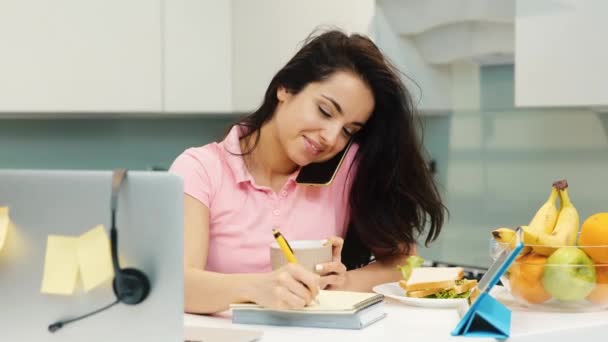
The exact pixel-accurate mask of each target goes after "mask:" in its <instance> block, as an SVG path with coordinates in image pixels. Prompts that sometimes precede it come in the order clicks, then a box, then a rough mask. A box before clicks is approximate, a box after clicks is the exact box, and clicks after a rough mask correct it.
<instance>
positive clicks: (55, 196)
mask: <svg viewBox="0 0 608 342" xmlns="http://www.w3.org/2000/svg"><path fill="white" fill-rule="evenodd" d="M111 182H112V172H111V171H46V170H0V207H2V206H8V207H9V210H10V218H11V222H12V227H11V228H12V229H10V230H9V235H8V236H7V238H6V241H5V244H4V247H3V249H2V250H0V298H1V301H0V302H1V303H2V309H1V310H0V322H1V324H0V325H1V326H2V336H5V337H12V338H14V339H15V340H17V339H18V340H21V341H66V342H72V341H84V340H87V341H125V340H130V341H131V340H133V341H135V340H141V341H163V342H164V341H181V340H183V318H182V317H183V267H182V259H183V257H182V238H183V191H182V183H181V180H180V179H179V177H177V176H175V175H172V174H168V173H161V172H133V171H130V172H129V173H128V176H127V177H126V179H125V181H124V183H123V184H122V186H121V189H120V192H119V195H118V202H117V205H118V207H117V217H116V227H117V232H118V255H119V260H120V262H121V265H120V266H121V268H127V267H133V268H137V269H139V270H141V271H143V272H144V273H145V274H146V275H147V277H148V278H149V280H150V285H151V289H150V293H149V295H148V296H147V297H146V299H145V300H144V301H143V302H141V303H139V304H136V305H125V304H123V303H120V304H118V305H115V306H114V307H112V308H110V309H108V310H106V311H104V312H101V313H99V314H96V315H93V316H90V317H88V318H85V319H83V320H80V321H78V322H74V323H72V324H69V325H66V326H64V327H63V328H62V329H60V330H59V331H57V332H55V333H50V332H49V331H48V326H49V324H51V323H54V322H56V321H58V320H64V319H70V318H74V317H76V316H79V315H82V314H86V313H88V312H91V311H94V310H95V309H97V308H100V307H103V306H105V305H107V304H109V303H111V302H113V301H115V300H116V296H115V295H114V291H113V289H112V281H111V280H109V281H107V282H105V283H103V284H102V285H100V286H98V287H96V288H94V289H92V290H91V291H89V292H86V293H85V292H84V291H83V290H82V289H81V287H80V288H78V289H77V290H76V291H75V293H74V294H73V295H71V296H61V295H48V294H42V293H41V292H40V288H41V282H42V275H43V271H44V258H45V250H46V242H47V236H48V235H67V236H79V235H81V234H83V233H84V232H86V231H88V230H89V229H91V228H92V227H94V226H96V225H98V224H103V225H104V226H105V228H106V231H107V233H108V236H110V231H109V229H110V226H111V213H110V198H111Z"/></svg>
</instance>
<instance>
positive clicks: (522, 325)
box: [184, 299, 608, 342]
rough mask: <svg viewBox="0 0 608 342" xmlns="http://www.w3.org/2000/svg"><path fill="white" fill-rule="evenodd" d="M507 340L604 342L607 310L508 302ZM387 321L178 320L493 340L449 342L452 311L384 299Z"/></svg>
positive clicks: (291, 333)
mask: <svg viewBox="0 0 608 342" xmlns="http://www.w3.org/2000/svg"><path fill="white" fill-rule="evenodd" d="M507 305H508V306H509V308H510V309H511V310H512V316H511V338H509V340H508V341H516V342H528V341H529V342H538V341H552V342H554V341H568V342H588V341H600V340H601V341H606V340H607V339H608V311H603V312H593V313H591V312H590V313H561V312H560V313H549V312H534V311H530V310H528V309H526V308H524V307H521V306H519V305H517V304H514V303H511V302H509V303H507ZM386 312H387V317H386V318H384V319H383V320H381V321H379V322H377V323H374V324H372V325H370V326H368V327H367V328H365V329H362V330H343V329H317V328H300V327H278V326H265V325H243V324H232V322H231V316H230V312H228V311H227V312H224V313H222V314H219V315H216V316H200V315H190V314H185V315H184V326H185V327H196V326H205V327H220V328H234V329H248V330H261V331H263V332H264V335H263V337H262V339H261V342H285V341H289V342H300V341H307V342H308V341H315V342H323V341H328V342H330V341H331V342H337V341H348V342H357V341H361V342H364V341H365V342H369V341H372V342H380V341H475V342H477V341H496V340H494V339H481V338H466V337H453V336H451V335H450V331H452V329H453V328H454V327H455V326H456V323H457V322H458V321H459V320H460V317H459V315H458V312H457V310H456V309H430V308H417V307H411V306H406V305H403V304H401V303H399V302H396V301H393V300H391V299H387V300H386Z"/></svg>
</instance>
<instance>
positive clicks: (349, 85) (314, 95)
mask: <svg viewBox="0 0 608 342" xmlns="http://www.w3.org/2000/svg"><path fill="white" fill-rule="evenodd" d="M277 98H278V100H279V104H278V105H277V109H276V113H275V117H274V118H273V120H274V121H275V127H276V129H277V136H278V139H279V142H280V144H281V145H282V148H283V150H284V151H285V153H286V154H287V157H288V158H289V159H291V160H292V161H293V162H294V163H295V164H297V165H299V166H304V165H307V164H309V163H312V162H320V161H325V160H328V159H330V158H331V157H333V156H335V155H336V154H337V153H338V152H340V151H341V150H342V149H343V148H344V147H345V146H346V144H347V142H348V140H349V139H350V137H351V136H352V135H353V134H355V133H357V131H359V130H360V129H361V128H362V127H363V125H364V124H365V123H366V122H367V120H368V119H369V117H370V116H371V113H372V111H373V109H374V96H373V94H372V91H371V89H370V88H369V87H368V86H367V84H365V83H364V82H363V81H362V80H361V79H360V78H359V77H357V76H355V75H354V74H352V73H349V72H343V71H340V72H336V73H334V74H332V75H331V76H330V77H329V78H327V79H326V80H324V81H322V82H318V83H310V84H308V85H307V86H306V87H305V88H304V89H302V91H300V92H299V93H297V94H291V93H289V92H288V91H287V90H286V89H284V88H281V89H279V90H278V91H277Z"/></svg>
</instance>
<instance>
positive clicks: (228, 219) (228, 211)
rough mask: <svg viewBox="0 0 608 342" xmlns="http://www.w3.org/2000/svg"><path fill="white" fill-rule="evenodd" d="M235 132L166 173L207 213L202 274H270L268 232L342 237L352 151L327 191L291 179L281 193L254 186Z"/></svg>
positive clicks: (183, 158) (289, 237) (187, 156)
mask: <svg viewBox="0 0 608 342" xmlns="http://www.w3.org/2000/svg"><path fill="white" fill-rule="evenodd" d="M239 132H240V130H239V129H238V128H237V126H234V127H233V128H232V129H231V131H230V133H229V134H228V136H227V137H226V139H225V140H224V141H222V142H220V143H211V144H208V145H205V146H201V147H194V148H189V149H187V150H185V151H184V152H183V153H182V154H181V155H179V156H178V157H177V159H176V160H175V161H174V162H173V164H172V166H171V169H170V172H172V173H174V174H177V175H179V176H181V177H182V178H183V180H184V193H186V194H188V195H190V196H192V197H194V198H196V199H198V200H199V201H201V202H202V203H203V204H204V205H205V206H207V208H209V213H210V217H209V252H208V256H207V265H206V267H205V269H206V270H209V271H214V272H221V273H248V272H268V271H270V270H271V267H270V254H269V246H270V244H271V243H272V242H273V241H274V240H273V236H272V229H273V228H278V229H279V230H280V231H281V233H282V234H283V235H284V236H285V238H286V239H287V240H310V239H325V238H327V237H329V236H332V235H335V236H340V237H342V238H344V236H345V233H346V225H347V223H348V222H347V219H348V193H349V190H350V189H349V188H348V187H350V183H351V182H352V174H354V173H353V172H351V176H350V177H348V184H347V171H348V167H349V166H350V165H351V163H352V161H353V159H354V156H355V153H356V150H357V148H356V146H353V148H351V149H350V150H349V151H348V153H347V155H346V158H345V159H344V162H343V163H342V166H341V167H340V170H339V171H338V174H337V175H336V177H335V178H334V181H333V182H332V184H331V185H329V186H324V187H317V186H305V185H298V184H296V183H295V178H296V176H297V172H295V173H294V174H292V175H291V176H290V177H289V179H288V180H287V182H286V183H285V185H284V186H283V188H282V189H281V191H280V192H279V193H275V192H274V191H273V190H272V189H271V188H269V187H266V186H259V185H256V184H255V181H254V180H253V177H252V176H251V174H250V173H249V171H248V170H247V168H246V167H245V163H244V161H243V157H241V156H239V155H233V154H231V153H230V152H232V153H235V154H240V153H241V148H240V145H239Z"/></svg>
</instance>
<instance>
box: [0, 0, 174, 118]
mask: <svg viewBox="0 0 608 342" xmlns="http://www.w3.org/2000/svg"><path fill="white" fill-rule="evenodd" d="M160 18H161V17H160V2H159V1H149V0H86V1H83V0H53V1H44V0H38V1H37V0H3V1H0V46H1V47H2V48H1V51H2V52H1V53H0V75H1V76H0V111H4V112H109V111H114V112H126V111H131V112H133V111H134V112H149V111H160V110H161V99H162V98H161V89H162V88H161V67H160V66H161V40H160V38H161V36H160V31H161V30H160V28H161V26H160Z"/></svg>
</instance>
